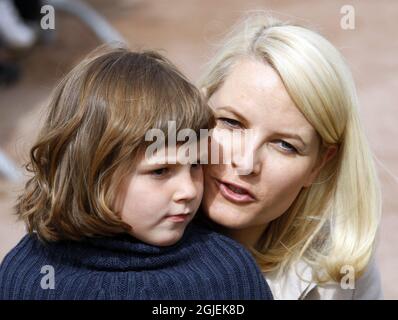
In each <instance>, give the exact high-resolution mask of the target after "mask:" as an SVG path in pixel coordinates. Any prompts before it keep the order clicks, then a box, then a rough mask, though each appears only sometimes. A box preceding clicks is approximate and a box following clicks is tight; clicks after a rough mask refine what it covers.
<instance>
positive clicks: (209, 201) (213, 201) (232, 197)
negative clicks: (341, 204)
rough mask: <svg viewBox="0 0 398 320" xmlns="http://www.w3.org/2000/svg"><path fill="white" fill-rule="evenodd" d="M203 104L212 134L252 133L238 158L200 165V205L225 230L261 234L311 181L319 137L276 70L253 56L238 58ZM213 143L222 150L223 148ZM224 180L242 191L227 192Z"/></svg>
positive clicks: (228, 190)
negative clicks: (211, 115) (212, 118)
mask: <svg viewBox="0 0 398 320" xmlns="http://www.w3.org/2000/svg"><path fill="white" fill-rule="evenodd" d="M209 104H210V107H211V108H212V109H213V111H214V113H215V117H216V120H217V124H216V128H215V132H217V130H218V131H220V129H226V130H242V131H246V132H247V131H248V129H251V130H252V133H253V137H252V138H251V139H250V142H251V143H250V145H249V144H247V145H244V148H245V150H244V153H243V154H240V158H239V159H238V160H234V158H232V162H231V164H214V165H208V166H205V168H204V170H205V171H204V172H205V187H204V198H203V209H204V211H205V213H206V214H207V215H208V216H209V217H210V218H211V219H212V220H213V221H215V222H216V223H218V224H220V225H222V226H224V227H226V228H229V229H253V231H254V230H255V229H260V232H261V229H262V230H264V228H265V227H266V224H267V223H268V222H270V221H272V220H274V219H275V218H277V217H279V216H280V215H282V214H283V213H284V212H285V211H286V210H287V209H288V208H289V206H290V205H291V204H292V202H293V201H294V199H295V198H296V197H297V195H298V194H299V192H300V190H301V189H302V188H303V187H306V186H309V185H310V184H311V183H312V182H313V180H314V179H315V177H316V175H317V173H318V170H319V162H320V161H318V151H319V146H320V138H319V137H318V135H317V133H316V131H315V130H314V128H313V127H312V126H311V124H310V123H309V122H308V121H307V120H306V119H305V117H304V116H303V115H302V114H301V113H300V111H299V110H298V109H297V108H296V107H295V105H294V103H293V101H292V100H291V98H290V97H289V95H288V93H287V91H286V89H285V88H284V85H283V83H282V81H281V80H280V78H279V76H278V74H277V73H276V72H275V71H274V70H273V69H272V68H271V67H270V66H269V65H267V64H265V63H263V62H260V61H257V60H255V59H249V58H244V59H241V60H240V61H238V62H237V63H236V64H235V66H234V67H233V68H232V70H231V72H230V74H229V75H228V77H227V78H226V80H225V82H224V83H223V85H222V86H221V87H220V88H219V90H218V91H216V92H215V93H214V94H213V95H212V97H211V99H210V101H209ZM221 141H222V140H221ZM213 143H214V139H213ZM217 143H218V144H219V150H222V151H223V152H225V151H226V150H225V148H228V146H227V145H226V144H225V145H224V144H223V142H220V141H218V142H217ZM236 143H237V141H233V144H236ZM232 152H235V151H232ZM250 153H251V154H250ZM232 154H234V153H232ZM251 157H252V161H251V160H250V159H251ZM247 169H249V170H247ZM238 172H245V175H238ZM230 184H234V185H235V186H236V187H241V188H244V189H245V190H243V189H240V190H239V189H235V190H232V189H231V186H230Z"/></svg>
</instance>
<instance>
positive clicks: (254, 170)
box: [231, 141, 262, 175]
mask: <svg viewBox="0 0 398 320" xmlns="http://www.w3.org/2000/svg"><path fill="white" fill-rule="evenodd" d="M259 151H260V150H258V148H257V147H256V144H255V142H254V141H252V142H251V143H249V144H247V145H246V147H245V149H244V151H243V152H234V153H233V155H232V159H231V165H232V167H233V168H234V169H235V170H236V172H237V174H238V175H257V174H259V173H260V172H261V168H262V159H261V156H260V152H259Z"/></svg>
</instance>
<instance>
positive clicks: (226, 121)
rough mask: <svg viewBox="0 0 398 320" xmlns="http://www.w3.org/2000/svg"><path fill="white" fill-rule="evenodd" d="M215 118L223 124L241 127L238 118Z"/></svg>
mask: <svg viewBox="0 0 398 320" xmlns="http://www.w3.org/2000/svg"><path fill="white" fill-rule="evenodd" d="M217 120H219V121H221V122H222V123H223V124H225V125H227V126H228V127H232V128H241V127H242V124H241V123H240V122H239V121H238V120H234V119H230V118H223V117H221V118H218V119H217Z"/></svg>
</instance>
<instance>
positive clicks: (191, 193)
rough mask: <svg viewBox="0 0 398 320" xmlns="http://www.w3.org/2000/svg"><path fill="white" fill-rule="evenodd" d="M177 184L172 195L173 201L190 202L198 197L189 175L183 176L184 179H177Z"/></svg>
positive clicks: (196, 189)
mask: <svg viewBox="0 0 398 320" xmlns="http://www.w3.org/2000/svg"><path fill="white" fill-rule="evenodd" d="M177 183H178V185H177V189H176V191H175V193H174V201H176V202H178V201H191V200H194V199H195V198H196V197H197V196H198V188H197V186H196V185H195V182H194V180H193V179H192V177H191V175H190V174H188V175H184V177H183V178H182V179H179V181H178V182H177Z"/></svg>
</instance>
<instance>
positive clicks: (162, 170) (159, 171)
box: [151, 168, 169, 177]
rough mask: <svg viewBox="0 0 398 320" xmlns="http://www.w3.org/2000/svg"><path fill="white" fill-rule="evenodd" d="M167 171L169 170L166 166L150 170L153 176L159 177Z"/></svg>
mask: <svg viewBox="0 0 398 320" xmlns="http://www.w3.org/2000/svg"><path fill="white" fill-rule="evenodd" d="M168 172H169V169H168V168H159V169H156V170H152V171H151V174H152V175H153V176H155V177H161V176H164V175H166V174H167V173H168Z"/></svg>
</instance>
